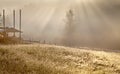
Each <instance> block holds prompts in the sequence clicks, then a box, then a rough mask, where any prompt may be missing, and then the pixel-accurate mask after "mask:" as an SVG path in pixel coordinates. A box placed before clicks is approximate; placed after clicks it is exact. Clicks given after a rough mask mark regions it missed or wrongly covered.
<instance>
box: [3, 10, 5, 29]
mask: <svg viewBox="0 0 120 74" xmlns="http://www.w3.org/2000/svg"><path fill="white" fill-rule="evenodd" d="M3 28H4V31H5V10H4V9H3Z"/></svg>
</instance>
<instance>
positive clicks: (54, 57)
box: [0, 44, 120, 74]
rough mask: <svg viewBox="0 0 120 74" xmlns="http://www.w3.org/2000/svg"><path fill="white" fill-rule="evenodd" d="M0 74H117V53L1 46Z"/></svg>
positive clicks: (119, 68)
mask: <svg viewBox="0 0 120 74" xmlns="http://www.w3.org/2000/svg"><path fill="white" fill-rule="evenodd" d="M0 74H120V53H110V52H109V53H108V52H103V51H92V49H91V50H84V49H77V48H69V47H63V46H54V45H39V44H33V45H32V44H31V45H2V46H0Z"/></svg>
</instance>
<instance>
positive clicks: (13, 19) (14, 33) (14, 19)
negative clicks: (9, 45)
mask: <svg viewBox="0 0 120 74" xmlns="http://www.w3.org/2000/svg"><path fill="white" fill-rule="evenodd" d="M13 28H14V29H15V10H13ZM13 37H15V32H14V35H13Z"/></svg>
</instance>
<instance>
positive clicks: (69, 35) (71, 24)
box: [64, 9, 76, 46]
mask: <svg viewBox="0 0 120 74" xmlns="http://www.w3.org/2000/svg"><path fill="white" fill-rule="evenodd" d="M65 26H66V27H65V38H64V44H65V45H69V46H72V45H73V44H74V43H73V42H74V40H75V38H74V37H75V36H74V34H75V29H76V26H75V16H74V12H73V10H71V9H70V10H69V11H68V12H67V13H66V24H65Z"/></svg>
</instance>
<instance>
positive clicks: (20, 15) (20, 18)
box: [19, 9, 21, 40]
mask: <svg viewBox="0 0 120 74" xmlns="http://www.w3.org/2000/svg"><path fill="white" fill-rule="evenodd" d="M19 29H20V34H19V38H20V40H21V9H20V10H19Z"/></svg>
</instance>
